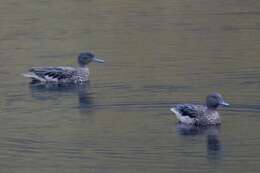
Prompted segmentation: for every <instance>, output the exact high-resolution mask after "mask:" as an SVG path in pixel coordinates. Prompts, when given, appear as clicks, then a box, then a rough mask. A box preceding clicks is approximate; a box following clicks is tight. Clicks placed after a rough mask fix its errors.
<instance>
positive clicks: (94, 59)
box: [93, 58, 105, 63]
mask: <svg viewBox="0 0 260 173" xmlns="http://www.w3.org/2000/svg"><path fill="white" fill-rule="evenodd" d="M93 61H94V62H97V63H104V62H105V61H104V60H102V59H99V58H93Z"/></svg>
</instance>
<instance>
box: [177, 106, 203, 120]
mask: <svg viewBox="0 0 260 173" xmlns="http://www.w3.org/2000/svg"><path fill="white" fill-rule="evenodd" d="M175 110H177V111H178V112H179V113H180V114H181V115H182V116H188V117H190V118H196V117H198V116H199V110H198V106H197V105H192V104H177V105H175Z"/></svg>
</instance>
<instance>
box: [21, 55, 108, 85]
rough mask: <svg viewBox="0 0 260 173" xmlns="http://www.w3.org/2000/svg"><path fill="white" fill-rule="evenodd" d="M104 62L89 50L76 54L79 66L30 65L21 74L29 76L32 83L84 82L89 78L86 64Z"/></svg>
mask: <svg viewBox="0 0 260 173" xmlns="http://www.w3.org/2000/svg"><path fill="white" fill-rule="evenodd" d="M92 61H93V62H98V63H104V61H103V60H101V59H98V58H97V57H96V56H95V55H94V54H93V53H91V52H83V53H80V54H79V55H78V65H79V67H77V68H74V67H63V66H60V67H32V68H31V69H30V70H29V72H28V73H24V74H22V75H23V76H25V77H28V78H31V79H32V83H38V82H40V83H84V82H87V81H88V80H89V69H88V64H89V63H90V62H92Z"/></svg>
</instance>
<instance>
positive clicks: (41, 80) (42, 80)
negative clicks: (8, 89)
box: [22, 72, 46, 82]
mask: <svg viewBox="0 0 260 173" xmlns="http://www.w3.org/2000/svg"><path fill="white" fill-rule="evenodd" d="M22 76H24V77H28V78H31V79H32V80H36V81H39V82H45V81H46V80H45V79H43V78H41V77H39V76H37V75H36V74H35V73H32V72H29V73H22Z"/></svg>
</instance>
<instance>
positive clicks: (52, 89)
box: [29, 81, 94, 109]
mask: <svg viewBox="0 0 260 173" xmlns="http://www.w3.org/2000/svg"><path fill="white" fill-rule="evenodd" d="M29 87H30V90H31V94H32V97H33V98H35V99H38V100H51V99H57V97H59V94H62V93H73V94H77V95H78V102H79V108H80V109H84V108H90V107H91V106H92V105H93V104H94V102H93V98H92V97H91V92H90V90H91V86H90V81H88V82H87V83H82V84H71V83H62V84H60V83H47V84H44V83H31V84H30V85H29Z"/></svg>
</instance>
